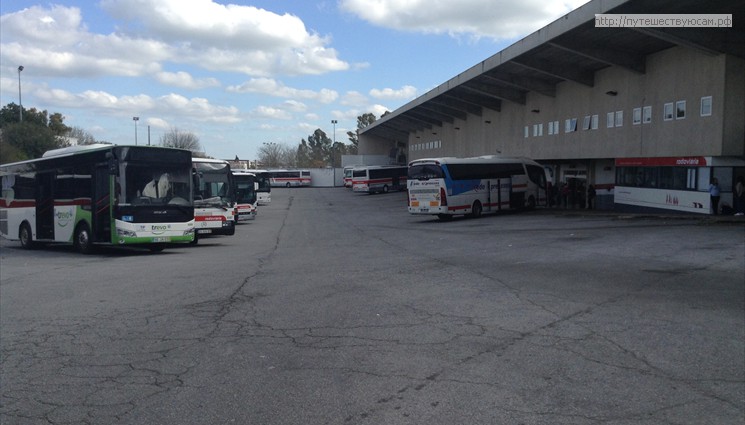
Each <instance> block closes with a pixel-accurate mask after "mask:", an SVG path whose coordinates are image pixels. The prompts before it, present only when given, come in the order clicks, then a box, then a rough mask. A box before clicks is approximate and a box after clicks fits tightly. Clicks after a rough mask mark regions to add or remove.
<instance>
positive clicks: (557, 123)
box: [554, 121, 559, 134]
mask: <svg viewBox="0 0 745 425" xmlns="http://www.w3.org/2000/svg"><path fill="white" fill-rule="evenodd" d="M554 134H559V121H554Z"/></svg>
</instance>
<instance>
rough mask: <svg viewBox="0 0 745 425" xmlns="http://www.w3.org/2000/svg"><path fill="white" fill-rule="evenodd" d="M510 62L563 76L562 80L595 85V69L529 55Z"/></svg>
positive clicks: (547, 73)
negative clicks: (581, 67)
mask: <svg viewBox="0 0 745 425" xmlns="http://www.w3.org/2000/svg"><path fill="white" fill-rule="evenodd" d="M510 62H511V63H514V64H517V65H520V66H522V67H523V68H528V69H532V70H534V71H538V72H541V73H544V74H546V75H550V76H552V77H556V78H561V79H562V80H567V81H574V82H575V83H579V84H582V85H585V86H587V87H593V86H594V85H595V73H594V72H593V71H591V70H587V69H580V68H578V67H576V66H572V65H569V64H560V63H557V62H555V61H548V60H545V59H538V58H534V57H530V56H528V55H522V56H519V57H517V58H515V59H512V60H511V61H510Z"/></svg>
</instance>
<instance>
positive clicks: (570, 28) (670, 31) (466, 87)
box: [360, 0, 745, 141]
mask: <svg viewBox="0 0 745 425" xmlns="http://www.w3.org/2000/svg"><path fill="white" fill-rule="evenodd" d="M623 13H627V14H631V13H633V14H704V13H705V14H732V15H733V26H732V27H723V28H597V27H596V26H595V15H596V14H623ZM743 18H745V13H743V4H741V3H739V2H736V1H732V0H710V1H706V2H702V1H700V0H593V1H591V2H590V3H587V4H585V5H584V6H582V7H580V8H578V9H577V10H574V11H572V12H571V13H569V14H567V15H565V16H563V17H562V18H560V19H558V20H556V21H554V22H553V23H551V24H549V25H547V26H546V27H544V28H542V29H540V30H538V31H536V32H534V33H533V34H530V35H529V36H527V37H525V38H524V39H522V40H520V41H518V42H517V43H515V44H513V45H511V46H509V47H507V48H506V49H504V50H502V51H501V52H499V53H497V54H495V55H493V56H491V57H489V58H487V59H486V60H484V61H483V62H481V63H479V64H477V65H476V66H473V67H471V68H469V69H467V70H466V71H464V72H462V73H461V74H459V75H457V76H455V77H454V78H452V79H450V80H448V81H446V82H445V83H443V84H441V85H439V86H438V87H436V88H435V89H433V90H431V91H429V92H427V93H425V94H424V95H422V96H420V97H418V98H416V99H414V100H413V101H411V102H409V103H407V104H406V105H404V106H402V107H400V108H398V109H396V110H395V111H393V112H391V113H388V114H386V115H384V116H382V117H381V118H380V119H378V120H377V121H376V122H374V123H372V124H371V125H370V126H368V127H367V128H365V129H362V130H360V135H367V136H372V137H376V138H381V139H388V140H393V141H405V140H407V137H408V134H410V133H413V132H417V131H422V130H423V129H430V128H432V126H442V125H443V123H446V122H449V123H452V122H453V120H454V119H461V120H463V119H465V118H466V117H467V116H469V115H475V116H481V114H482V111H483V109H491V110H495V111H500V110H501V107H502V102H514V103H517V104H521V105H524V104H525V99H526V96H527V94H528V92H531V91H532V92H536V93H540V94H542V95H545V96H550V97H554V96H555V94H556V86H557V84H559V83H561V82H564V81H573V82H575V83H578V84H582V85H585V86H588V87H592V86H593V85H594V75H595V73H596V72H597V71H599V70H601V69H604V68H607V67H622V68H625V69H628V70H630V71H632V72H635V73H639V74H644V72H645V68H646V67H645V62H646V57H647V56H648V55H650V54H653V53H656V52H659V51H662V50H665V49H669V48H672V47H675V46H682V47H685V48H691V49H696V50H698V51H701V52H703V53H705V54H710V55H718V54H722V53H724V54H729V55H733V56H737V57H740V58H745V26H744V25H743Z"/></svg>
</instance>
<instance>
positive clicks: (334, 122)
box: [331, 120, 339, 167]
mask: <svg viewBox="0 0 745 425" xmlns="http://www.w3.org/2000/svg"><path fill="white" fill-rule="evenodd" d="M338 122H339V121H337V120H331V124H333V125H334V144H333V145H332V146H333V148H331V152H334V155H333V156H332V158H331V166H332V167H333V165H334V159H335V158H334V157H335V156H336V123H338Z"/></svg>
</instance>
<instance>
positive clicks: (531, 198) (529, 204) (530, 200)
mask: <svg viewBox="0 0 745 425" xmlns="http://www.w3.org/2000/svg"><path fill="white" fill-rule="evenodd" d="M535 205H536V203H535V197H534V196H533V195H530V196H529V197H528V202H526V203H525V207H526V208H527V209H529V210H532V209H534V208H535Z"/></svg>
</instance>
